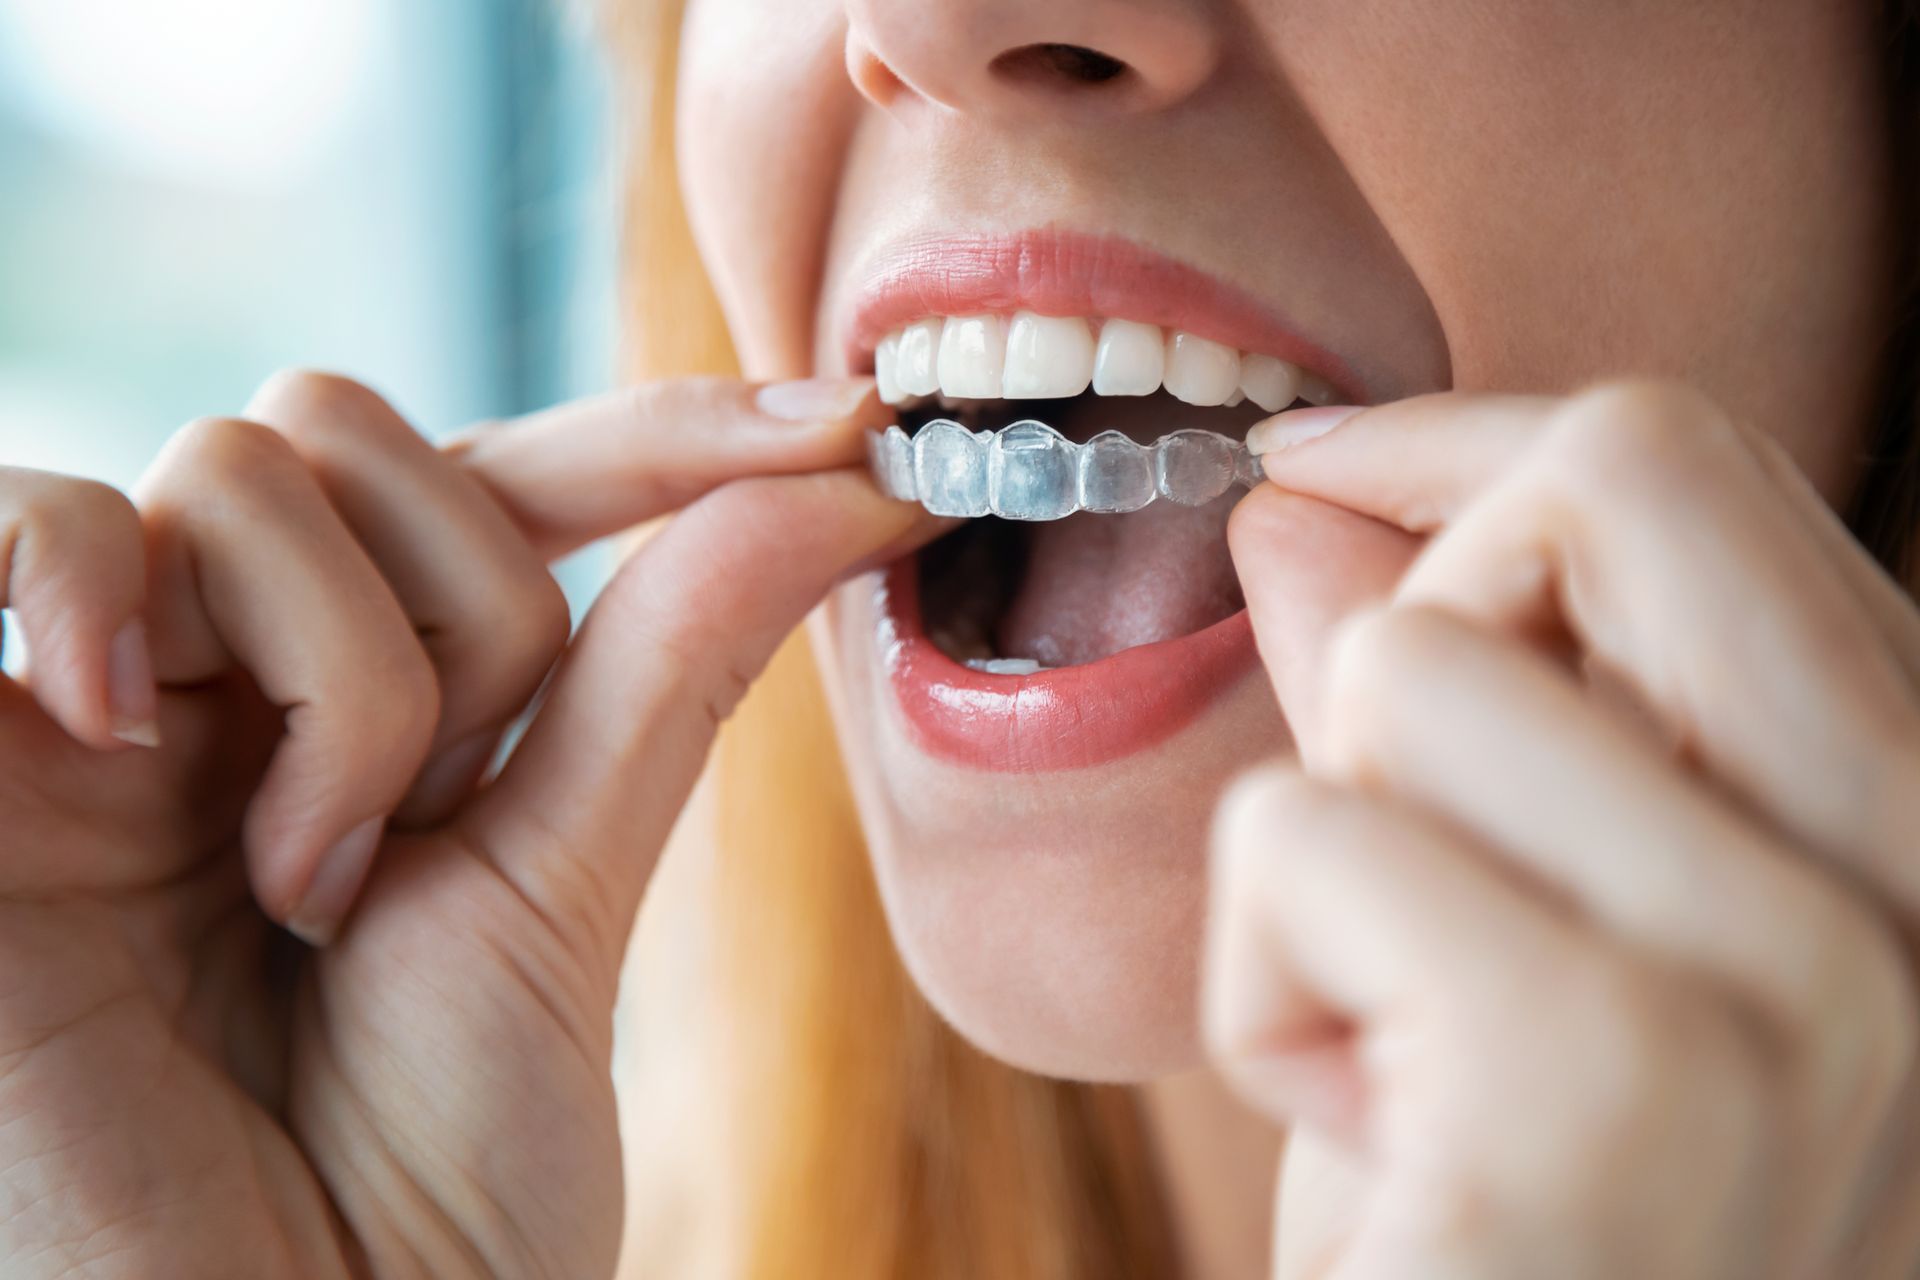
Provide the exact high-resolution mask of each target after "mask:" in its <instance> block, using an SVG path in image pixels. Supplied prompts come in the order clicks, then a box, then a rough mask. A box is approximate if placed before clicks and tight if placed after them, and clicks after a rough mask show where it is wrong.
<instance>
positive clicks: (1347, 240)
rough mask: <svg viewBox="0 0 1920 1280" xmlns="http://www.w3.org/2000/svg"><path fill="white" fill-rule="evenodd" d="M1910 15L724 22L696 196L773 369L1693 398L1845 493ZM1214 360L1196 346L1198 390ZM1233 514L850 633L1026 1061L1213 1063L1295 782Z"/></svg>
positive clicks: (955, 566)
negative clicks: (1254, 865) (1262, 858)
mask: <svg viewBox="0 0 1920 1280" xmlns="http://www.w3.org/2000/svg"><path fill="white" fill-rule="evenodd" d="M1874 12H1875V6H1873V5H1870V4H1867V3H1859V4H1855V5H1836V4H1832V3H1822V2H1820V0H1706V2H1704V3H1695V4H1672V3H1669V2H1668V0H1622V2H1621V3H1615V4H1604V5H1600V4H1589V3H1583V2H1581V0H1360V2H1356V0H1046V2H1045V3H1037V2H1035V0H692V3H691V6H690V11H689V13H688V15H687V23H686V28H685V32H684V44H683V51H682V64H681V75H682V80H681V84H680V90H679V108H678V110H679V117H678V119H679V138H680V148H681V158H680V164H681V171H682V178H683V183H684V187H685V193H686V197H687V201H688V205H689V209H690V212H691V217H692V220H693V224H694V227H695V231H696V234H697V236H698V239H699V243H700V247H701V251H702V254H703V256H704V258H705V261H706V265H707V267H708V269H709V271H710V272H711V274H712V277H713V279H714V282H715V285H716V287H717V289H718V291H719V295H720V298H721V301H722V303H723V305H724V307H725V309H726V313H727V316H728V319H729V322H730V324H731V326H732V329H733V333H734V336H735V339H736V342H737V344H738V347H739V350H740V352H741V356H742V359H743V361H744V363H745V366H746V369H747V372H748V373H749V374H750V375H752V376H755V377H761V378H774V377H790V376H795V375H799V374H803V373H808V372H816V371H817V372H819V373H823V374H839V373H848V372H867V371H870V370H872V369H873V367H874V353H875V349H876V347H877V346H878V344H879V343H880V341H881V339H883V338H884V337H885V336H886V335H887V334H889V333H897V332H900V331H902V330H906V329H908V328H909V327H915V326H918V327H920V328H921V330H922V334H923V337H924V338H925V340H927V341H928V342H929V343H931V344H933V346H934V348H935V349H936V350H938V349H939V346H938V344H939V341H940V340H941V339H942V338H944V339H945V342H946V346H947V348H948V349H949V350H947V351H946V352H945V355H946V356H949V357H950V358H941V359H938V360H936V361H935V362H934V364H933V366H932V370H933V375H934V376H938V377H940V378H942V379H944V380H945V381H943V383H942V385H943V387H945V388H946V389H949V390H961V391H967V392H969V393H970V394H969V395H968V396H964V397H961V399H969V398H979V397H980V396H981V395H982V394H983V390H982V388H983V387H985V386H987V385H990V384H991V383H992V382H993V380H994V379H997V378H1005V377H1010V376H1011V377H1016V378H1022V379H1037V380H1038V382H1039V383H1040V384H1041V386H1040V389H1041V390H1045V389H1047V387H1046V385H1045V384H1048V383H1050V382H1051V383H1058V384H1060V386H1061V387H1071V386H1075V385H1084V384H1085V379H1086V377H1087V376H1088V360H1089V348H1088V344H1089V342H1091V341H1092V340H1093V339H1094V338H1095V336H1096V335H1098V337H1099V340H1100V347H1099V349H1098V350H1097V351H1095V352H1094V353H1093V358H1094V359H1095V361H1096V371H1097V369H1099V368H1104V369H1105V370H1106V373H1105V375H1103V383H1104V385H1106V386H1107V387H1109V388H1110V389H1132V390H1138V389H1139V388H1140V387H1141V386H1143V385H1145V383H1146V382H1147V381H1150V380H1151V379H1152V378H1153V376H1154V375H1155V374H1158V375H1159V376H1160V377H1161V378H1162V379H1164V380H1165V382H1166V384H1167V386H1168V387H1169V388H1170V389H1171V388H1174V387H1178V388H1179V389H1180V390H1181V391H1183V392H1184V393H1185V394H1186V395H1187V396H1189V397H1190V398H1193V399H1200V400H1208V399H1214V400H1217V399H1218V398H1219V396H1220V395H1221V394H1223V392H1222V391H1221V389H1220V388H1219V387H1218V386H1214V387H1209V386H1208V383H1209V381H1210V380H1213V379H1215V378H1216V377H1217V376H1218V375H1219V374H1220V372H1221V370H1228V371H1229V373H1228V376H1229V378H1230V377H1231V374H1230V370H1231V367H1232V361H1231V359H1229V358H1228V357H1229V356H1230V355H1231V353H1233V352H1237V353H1238V358H1239V360H1240V364H1241V368H1242V370H1243V371H1252V370H1256V369H1264V370H1266V371H1267V374H1268V376H1270V377H1271V376H1273V373H1274V370H1275V369H1276V368H1277V366H1275V365H1273V364H1272V363H1271V362H1270V361H1266V360H1261V359H1257V357H1278V358H1283V359H1285V360H1287V361H1289V362H1291V363H1292V364H1294V365H1297V366H1299V367H1301V368H1303V369H1304V370H1305V371H1306V372H1307V373H1309V374H1312V375H1317V376H1318V377H1320V378H1322V379H1324V380H1326V381H1327V382H1328V383H1330V384H1331V385H1332V386H1333V387H1334V388H1335V390H1336V391H1337V393H1338V394H1339V395H1340V396H1341V397H1342V398H1353V399H1366V400H1371V401H1378V400H1385V399H1390V398H1394V397H1399V396H1404V395H1408V394H1411V393H1415V392H1423V391H1432V390H1439V389H1445V388H1448V387H1460V388H1499V389H1513V390H1537V391H1562V390H1570V389H1573V388H1575V387H1577V386H1579V385H1580V384H1582V383H1585V382H1588V381H1590V380H1593V379H1596V378H1599V377H1603V376H1608V375H1615V374H1626V373H1633V374H1669V375H1674V376H1677V377H1681V378H1684V379H1686V380H1689V381H1691V382H1693V383H1695V384H1696V385H1699V386H1701V387H1702V388H1704V389H1705V390H1707V391H1708V392H1710V393H1712V394H1713V395H1715V396H1716V397H1717V398H1719V399H1720V400H1721V401H1722V403H1724V404H1726V405H1727V406H1728V407H1729V408H1731V409H1732V410H1734V411H1735V412H1737V413H1739V414H1742V415H1745V416H1746V417H1748V418H1749V419H1751V420H1753V421H1755V422H1758V423H1760V424H1762V425H1763V426H1765V427H1766V428H1767V429H1769V430H1770V431H1772V432H1773V433H1774V434H1775V435H1776V436H1778V437H1779V438H1780V439H1781V440H1782V441H1784V442H1785V443H1786V444H1787V445H1788V447H1789V448H1790V449H1791V450H1792V451H1793V453H1794V454H1795V455H1796V456H1797V457H1798V458H1799V460H1800V462H1801V463H1802V465H1803V466H1804V467H1805V468H1806V469H1807V470H1808V471H1809V473H1810V474H1811V475H1812V476H1813V477H1814V479H1815V481H1816V482H1817V483H1819V484H1820V485H1821V486H1822V487H1823V488H1824V489H1825V490H1826V491H1827V492H1828V493H1829V494H1830V495H1834V496H1836V497H1837V496H1839V495H1841V494H1843V493H1844V492H1845V490H1846V488H1847V487H1848V485H1849V484H1850V483H1851V482H1852V478H1853V477H1852V473H1851V459H1852V458H1853V457H1854V456H1855V455H1856V453H1857V452H1858V450H1859V445H1860V443H1861V427H1860V425H1859V424H1861V423H1862V422H1864V421H1865V419H1866V417H1867V415H1868V413H1869V411H1870V401H1871V393H1872V382H1873V374H1874V363H1875V359H1876V356H1877V346H1878V339H1879V335H1880V333H1881V332H1882V331H1883V330H1884V327H1885V324H1886V316H1887V311H1886V303H1885V298H1884V297H1883V288H1882V285H1881V283H1880V281H1881V280H1882V279H1883V278H1884V276H1885V275H1886V274H1887V273H1886V271H1885V262H1886V256H1887V253H1888V248H1887V246H1888V235H1889V227H1888V225H1887V221H1888V220H1887V217H1886V213H1885V211H1886V209H1887V208H1888V206H1889V204H1890V200H1889V196H1888V191H1887V181H1888V175H1887V171H1886V163H1887V162H1886V159H1885V152H1886V139H1885V121H1884V119H1883V116H1884V102H1883V89H1882V85H1881V81H1880V78H1879V51H1878V49H1877V47H1876V41H1877V31H1876V24H1875V18H1874ZM1085 51H1092V53H1091V54H1089V53H1087V52H1085ZM1095 55H1097V56H1095ZM1018 312H1031V313H1034V314H1035V315H1038V316H1042V317H1054V318H1066V319H1068V320H1085V321H1087V322H1089V323H1088V324H1086V325H1084V326H1076V325H1073V324H1066V325H1060V324H1045V323H1032V322H1025V321H1023V322H1022V324H1021V325H1016V326H1015V329H1016V332H1015V335H1014V341H1013V344H1012V347H1011V353H1010V354H1009V355H1007V356H1006V357H1005V363H1004V364H1001V363H997V362H996V353H997V352H998V350H999V347H998V337H997V335H998V334H999V333H1000V332H1001V330H1000V327H999V326H1000V321H998V320H992V319H990V320H987V321H974V322H971V323H969V324H943V323H942V322H943V321H944V320H946V319H947V318H949V317H979V316H989V317H1003V318H1010V317H1013V316H1014V315H1015V314H1016V313H1018ZM922 321H928V322H931V323H929V324H926V325H919V322H922ZM1110 321H1131V322H1134V323H1133V324H1130V325H1128V324H1123V325H1111V324H1108V323H1107V322H1110ZM1145 326H1155V327H1156V328H1157V331H1156V329H1149V328H1146V327H1145ZM1108 330H1111V331H1112V333H1111V338H1109V335H1108ZM1175 332H1184V333H1188V334H1191V335H1193V338H1194V339H1200V340H1204V341H1194V340H1193V339H1187V338H1183V339H1181V340H1180V344H1179V345H1180V346H1181V347H1182V350H1179V351H1174V352H1172V353H1171V354H1169V352H1168V348H1167V346H1166V345H1165V344H1166V342H1167V341H1168V340H1170V339H1171V335H1172V334H1174V333H1175ZM919 340H921V339H918V338H916V339H908V340H907V342H908V346H909V348H911V346H912V343H913V342H916V341H919ZM969 341H971V342H972V343H973V349H972V350H971V352H970V351H969V347H968V343H969ZM1156 343H1159V344H1161V346H1160V348H1159V354H1155V344H1156ZM1212 343H1218V344H1220V346H1219V347H1215V346H1212V345H1210V344H1212ZM1285 377H1286V374H1285V371H1284V370H1281V371H1280V373H1279V378H1280V381H1281V384H1282V385H1284V381H1285ZM1105 378H1111V379H1112V381H1104V379H1105ZM983 380H984V381H983ZM1096 385H1102V383H1097V384H1096ZM1254 389H1255V388H1254V386H1253V384H1251V383H1250V384H1249V387H1248V390H1249V391H1252V390H1254ZM1272 394H1274V393H1273V392H1272V391H1271V389H1270V388H1269V389H1268V392H1267V394H1266V395H1264V396H1262V397H1257V398H1268V399H1270V398H1272ZM1279 394H1285V392H1284V391H1282V392H1280V393H1279ZM977 411H978V412H981V413H982V414H983V415H984V416H983V421H985V422H986V423H987V424H988V425H994V424H997V423H1001V422H1004V421H1006V420H1008V418H1009V417H1010V416H1012V415H1011V414H1009V413H1007V412H1004V411H1002V410H1001V409H999V408H998V407H996V406H983V407H979V409H978V410H977ZM1022 412H1023V414H1031V415H1033V416H1039V417H1041V418H1043V419H1046V420H1049V421H1052V422H1054V423H1055V425H1057V426H1060V427H1061V429H1062V430H1064V431H1067V432H1068V433H1069V434H1071V435H1075V436H1076V437H1078V438H1082V439H1084V438H1085V437H1086V435H1087V434H1088V433H1089V432H1090V431H1093V430H1098V429H1100V428H1102V427H1108V426H1114V427H1118V428H1120V429H1121V430H1124V431H1126V432H1127V433H1128V434H1130V435H1133V436H1135V437H1136V438H1141V439H1151V438H1153V437H1157V436H1158V435H1160V434H1162V433H1164V432H1167V431H1172V430H1176V429H1179V428H1183V427H1213V428H1215V429H1218V430H1223V431H1229V432H1233V433H1239V432H1242V431H1243V430H1244V428H1245V426H1246V425H1247V424H1248V423H1249V422H1250V421H1251V420H1253V419H1254V418H1256V417H1258V416H1259V411H1258V410H1257V408H1256V407H1255V405H1254V404H1252V403H1251V402H1249V403H1247V404H1243V405H1241V406H1240V407H1238V408H1230V407H1226V406H1224V405H1215V406H1212V407H1207V406H1196V405H1190V404H1186V403H1183V402H1182V401H1180V400H1177V399H1174V398H1173V397H1171V396H1170V395H1168V394H1167V393H1166V392H1164V391H1163V392H1160V393H1158V394H1155V395H1152V396H1140V395H1133V396H1118V395H1110V396H1093V395H1091V394H1084V395H1081V396H1079V397H1077V398H1074V399H1061V400H1055V401H1052V402H1051V403H1039V404H1026V405H1024V406H1022ZM1230 505H1231V500H1230V499H1223V500H1221V501H1219V502H1216V503H1214V504H1212V505H1211V506H1208V507H1202V508H1179V507H1174V506H1171V505H1169V504H1165V503H1160V504H1155V505H1154V506H1150V507H1148V508H1146V509H1145V510H1144V511H1141V512H1139V513H1137V514H1133V515H1118V516H1116V515H1081V516H1075V517H1071V518H1069V519H1066V520H1061V521H1058V522H1054V523H1046V524H1023V525H1017V526H1004V527H1002V528H1000V529H999V530H997V531H996V530H993V529H992V528H991V526H989V525H987V524H981V525H979V526H977V527H975V528H972V529H970V530H967V531H964V533H963V535H962V537H961V538H959V539H956V545H955V546H953V547H951V548H946V549H942V550H940V551H935V552H927V553H923V554H922V556H921V557H920V558H919V559H918V560H916V561H913V562H910V563H907V564H904V565H901V566H896V568H895V569H894V570H893V571H892V572H891V573H889V574H887V575H884V576H883V575H875V576H870V577H868V578H865V579H862V580H859V581H855V582H852V583H849V584H847V585H846V586H844V587H843V588H842V589H840V590H839V592H838V593H837V594H836V596H835V597H834V599H833V600H832V601H831V603H830V605H829V607H828V609H827V610H826V611H825V612H824V614H823V617H822V618H821V619H820V625H819V627H818V629H817V630H816V633H815V638H816V641H818V642H819V644H820V648H821V656H822V662H823V665H824V666H825V668H826V669H827V670H826V674H827V683H828V687H829V691H830V695H831V698H832V701H833V705H834V711H835V715H836V718H837V721H838V724H839V729H840V735H841V742H842V746H843V748H844V752H845V755H846V759H847V765H848V768H849V770H850V772H851V775H852V778H853V782H854V787H855V792H856V795H857V798H858V800H859V803H860V807H861V812H862V815H863V819H864V821H865V824H866V829H867V833H868V836H869V840H870V844H871V848H872V851H873V857H874V861H875V867H876V871H877V873H878V877H879V882H880V886H881V889H882V893H883V897H884V899H885V902H886V905H887V910H888V913H889V915H890V918H891V922H892V926H893V930H894V933H895V937H896V939H897V940H898V943H899V946H900V949H901V952H902V954H903V955H904V957H905V959H906V962H907V964H908V966H909V968H910V969H911V970H912V972H913V973H914V975H915V977H916V978H917V979H918V981H919V982H920V984H921V985H922V987H923V988H924V989H925V990H926V992H927V994H928V995H929V997H931V999H932V1000H933V1002H934V1003H935V1004H936V1005H937V1006H938V1007H939V1009H940V1010H941V1011H942V1012H943V1013H944V1014H945V1015H946V1016H947V1017H948V1018H949V1019H951V1020H952V1021H953V1022H954V1024H955V1025H956V1026H957V1027H958V1028H959V1029H960V1030H961V1031H962V1032H964V1033H965V1034H967V1035H968V1036H970V1037H971V1038H972V1039H974V1040H975V1041H976V1042H977V1043H979V1044H980V1045H981V1046H982V1047H983V1048H985V1049H987V1050H988V1051H990V1052H993V1053H996V1054H998V1055H1000V1056H1002V1057H1004V1058H1007V1059H1009V1060H1011V1061H1013V1062H1016V1063H1018V1064H1021V1065H1023V1066H1027V1067H1029V1068H1032V1069H1036V1070H1041V1071H1046V1072H1051V1073H1057V1074H1065V1075H1074V1076H1082V1077H1095V1078H1107V1079H1125V1078H1138V1077H1140V1076H1143V1075H1147V1074H1152V1073H1156V1072H1159V1071H1163V1070H1167V1069H1171V1068H1174V1067H1178V1066H1181V1065H1184V1064H1185V1063H1186V1062H1187V1061H1188V1060H1189V1059H1190V1058H1191V1056H1192V1055H1193V1054H1194V1052H1195V1047H1196V1037H1195V1030H1194V1024H1195V1019H1194V1011H1193V1001H1194V993H1195V979H1196V973H1195V959H1196V955H1197V942H1198V936H1199V932H1200V925H1201V919H1200V914H1201V907H1202V901H1203V893H1202V888H1203V875H1204V868H1205V837H1206V827H1207V819H1208V815H1209V813H1210V811H1211V809H1212V806H1213V804H1214V801H1215V799H1216V797H1217V796H1218V794H1219V792H1220V791H1221V789H1222V787H1223V786H1224V785H1225V783H1226V782H1227V780H1228V779H1229V778H1230V776H1231V775H1233V774H1234V773H1236V772H1238V771H1239V770H1241V769H1242V768H1244V767H1246V766H1247V765H1249V764H1251V763H1253V762H1256V761H1259V760H1262V759H1264V758H1269V757H1272V756H1274V755H1275V754H1278V753H1282V752H1285V751H1287V750H1288V735H1287V729H1286V725H1285V723H1284V721H1283V719H1282V717H1281V715H1280V712H1279V710H1278V708H1277V706H1276V704H1275V701H1274V697H1273V694H1272V692H1271V690H1270V687H1269V685H1268V683H1267V681H1266V679H1265V678H1264V676H1263V675H1262V673H1261V670H1260V668H1259V665H1258V662H1257V659H1256V657H1255V655H1254V651H1253V647H1252V642H1251V638H1250V635H1249V633H1248V631H1247V628H1246V625H1245V616H1244V614H1243V613H1242V614H1238V615H1236V613H1235V611H1236V609H1237V608H1238V603H1239V601H1238V594H1237V588H1236V586H1235V583H1234V578H1233V574H1232V571H1231V565H1230V564H1229V561H1228V558H1227V550H1226V546H1225V542H1224V540H1223V538H1222V536H1221V531H1222V528H1223V524H1224V513H1225V511H1226V509H1227V508H1228V507H1229V506H1230ZM1275 554H1282V555H1284V554H1297V555H1301V556H1315V555H1316V554H1321V549H1317V548H1315V547H1312V546H1301V547H1298V548H1291V549H1288V548H1281V549H1278V550H1277V551H1276V552H1275ZM1322 570H1323V571H1324V572H1338V565H1337V564H1332V565H1323V566H1322ZM929 633H931V635H930V634H929ZM992 657H999V658H1016V659H1017V658H1028V659H1033V660H1036V661H1038V662H1040V663H1042V664H1044V665H1046V666H1047V667H1051V668H1053V669H1052V670H1043V671H1039V672H1037V673H1035V674H1032V675H1018V674H996V673H993V672H988V671H981V670H976V669H975V667H977V666H979V665H980V663H981V662H982V661H983V660H985V659H988V658H992ZM969 658H971V659H974V660H975V667H970V666H968V665H966V661H965V660H966V659H969Z"/></svg>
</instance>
